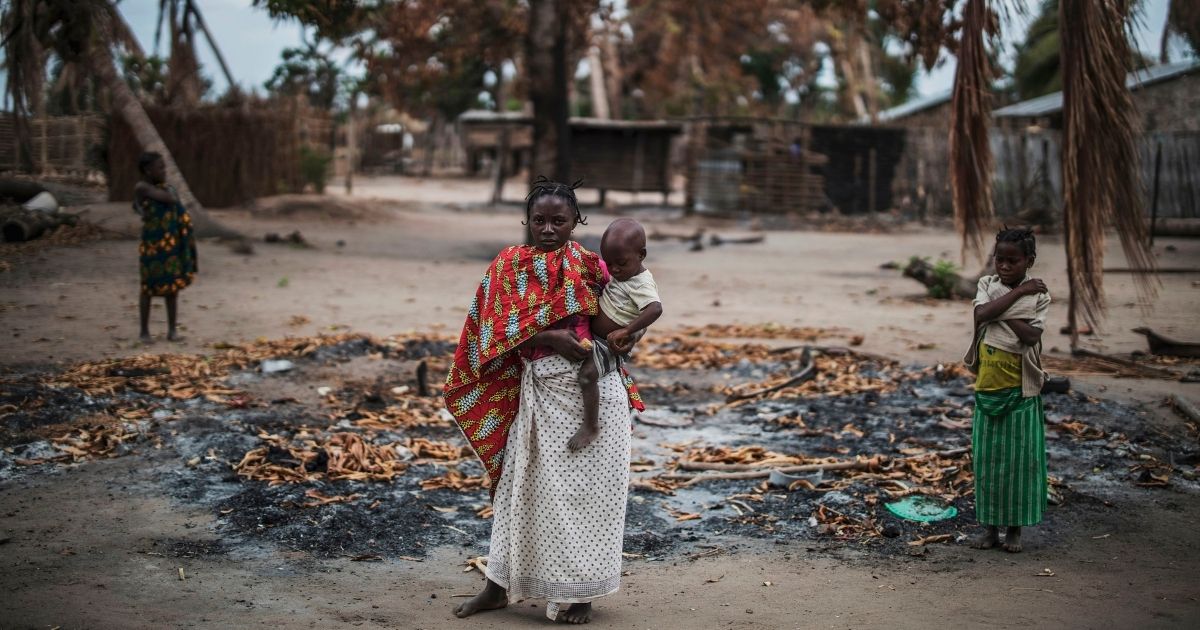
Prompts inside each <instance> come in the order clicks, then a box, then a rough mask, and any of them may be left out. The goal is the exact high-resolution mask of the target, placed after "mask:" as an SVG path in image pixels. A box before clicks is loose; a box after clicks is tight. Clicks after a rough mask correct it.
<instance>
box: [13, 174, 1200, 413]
mask: <svg viewBox="0 0 1200 630" xmlns="http://www.w3.org/2000/svg"><path fill="white" fill-rule="evenodd" d="M359 189H360V190H365V191H367V192H369V193H371V194H376V195H385V194H386V195H391V196H392V198H391V199H388V198H383V197H380V198H376V199H375V200H372V201H366V202H364V205H365V206H366V207H367V208H369V209H370V210H371V215H372V216H370V217H368V218H365V219H361V220H358V221H356V222H347V221H340V220H329V219H324V218H314V217H312V216H311V215H297V216H291V217H278V216H276V217H273V218H272V217H262V216H261V215H254V216H252V215H251V213H249V212H246V211H227V212H222V213H220V214H221V215H222V216H223V218H224V219H225V220H226V221H228V222H229V223H231V224H232V225H234V226H235V227H237V228H239V229H240V230H242V231H243V232H244V233H246V234H249V235H252V236H254V237H256V238H261V237H262V235H263V234H266V233H268V232H276V233H281V234H287V233H289V232H291V231H293V230H300V231H301V232H302V233H303V234H304V236H305V237H306V239H307V240H308V241H309V242H310V243H312V245H313V246H314V248H313V249H295V248H292V247H289V246H287V245H267V244H262V243H259V244H258V245H257V246H256V248H257V254H256V255H254V256H241V255H238V254H234V253H232V252H231V251H230V250H229V249H228V248H227V247H225V246H222V245H218V244H213V243H204V244H202V246H201V267H200V269H201V273H200V276H199V279H198V280H197V282H196V284H195V285H194V286H193V287H191V288H190V289H188V290H187V291H184V292H183V293H182V295H181V298H180V304H181V306H180V309H181V322H182V323H183V324H184V325H185V326H186V333H187V334H188V336H189V339H188V341H187V343H186V344H184V345H183V346H182V349H186V350H191V351H199V350H201V349H203V348H204V347H206V346H209V345H211V344H212V343H214V342H218V341H230V342H232V341H238V340H245V339H254V338H257V337H261V336H268V337H275V336H279V335H280V334H281V333H284V332H294V333H296V334H313V333H315V332H319V331H328V330H331V329H333V328H334V327H337V328H348V329H352V330H356V331H362V332H369V333H375V334H390V333H392V332H397V331H403V330H409V329H428V328H429V327H431V326H443V327H445V328H446V329H449V330H457V329H458V327H459V326H461V323H462V312H463V309H464V307H465V304H466V302H467V296H469V295H470V292H471V291H472V290H473V288H474V286H475V283H476V282H477V281H478V277H479V275H480V274H481V272H482V270H483V268H484V267H485V266H486V264H487V261H488V260H490V259H491V257H492V255H493V254H494V253H495V252H496V251H497V250H498V249H499V248H500V247H503V246H504V245H507V244H511V243H512V242H516V241H518V240H519V239H520V238H521V229H522V228H521V226H520V224H519V221H520V212H521V211H520V209H519V207H515V206H506V207H503V208H501V209H498V210H464V209H462V208H461V207H459V206H455V205H450V206H447V205H437V204H436V203H429V202H426V201H397V200H396V199H397V198H401V197H403V196H405V195H408V196H410V197H416V198H418V199H422V200H423V199H425V198H429V199H434V200H440V201H444V200H447V199H458V200H459V201H460V203H464V204H465V203H472V202H474V201H475V200H477V199H482V198H484V197H485V196H486V194H487V193H486V184H483V183H481V182H478V181H470V180H450V181H448V182H428V181H427V182H422V181H421V180H412V179H397V178H383V179H379V180H366V181H362V182H359ZM513 196H515V195H510V197H513ZM517 198H519V197H517ZM356 199H357V197H356ZM589 214H590V215H591V220H590V221H589V225H587V226H582V227H581V228H580V229H579V230H578V234H579V235H581V236H582V237H583V238H585V239H587V238H598V236H599V234H600V233H601V232H602V231H603V227H604V226H605V225H607V223H608V221H609V220H610V219H611V218H612V215H610V214H603V213H600V212H592V211H589ZM636 216H638V217H639V218H641V219H642V220H643V221H644V222H645V223H646V224H647V225H648V227H649V228H650V229H651V230H654V229H659V230H662V231H670V232H674V233H686V232H690V231H691V230H692V229H693V228H694V227H695V226H697V225H699V224H700V221H699V220H691V219H685V218H683V217H682V216H680V215H679V213H678V211H671V210H655V209H649V210H644V211H641V212H638V213H636ZM89 218H90V219H91V220H93V221H97V222H99V223H100V224H101V225H103V226H105V227H107V228H110V229H114V230H118V231H120V232H123V233H126V234H130V235H132V234H134V230H135V225H134V223H133V221H134V219H135V217H134V216H133V215H132V213H130V212H129V211H128V208H127V207H126V206H125V205H124V204H102V205H97V206H92V207H91V208H90V209H89ZM709 225H710V231H712V232H716V233H719V234H722V235H724V236H728V235H736V234H738V233H740V232H742V233H744V230H745V227H744V226H738V225H721V224H717V226H716V227H711V223H710V224H709ZM339 243H341V244H342V245H341V246H339ZM1039 245H1040V249H1041V256H1040V257H1039V259H1038V263H1037V266H1036V270H1037V273H1038V274H1039V275H1040V276H1042V277H1043V278H1045V280H1046V282H1047V284H1048V285H1049V287H1050V290H1051V293H1052V295H1054V296H1056V297H1057V298H1059V301H1058V302H1056V303H1055V305H1054V306H1053V307H1052V309H1053V310H1052V312H1051V316H1050V321H1051V328H1052V329H1053V330H1051V331H1050V334H1048V335H1047V339H1046V346H1047V348H1048V349H1051V350H1052V349H1054V348H1065V347H1066V345H1067V339H1066V338H1065V337H1062V336H1060V335H1058V334H1057V329H1058V327H1059V326H1060V325H1062V324H1063V323H1065V318H1066V314H1065V313H1066V309H1065V304H1064V303H1063V300H1064V299H1065V296H1066V280H1065V277H1066V276H1065V268H1066V265H1065V262H1064V257H1063V253H1062V246H1061V242H1060V241H1059V240H1058V239H1057V238H1056V237H1046V238H1043V239H1042V242H1041V243H1040V244H1039ZM136 247H137V244H136V241H135V240H133V239H132V238H129V239H127V240H101V241H95V242H91V243H86V244H83V245H80V246H76V247H36V246H35V247H33V248H31V250H30V252H28V253H22V252H21V251H20V250H18V251H17V252H12V253H10V252H11V250H12V249H13V248H12V246H5V245H0V259H5V260H8V261H9V266H10V267H11V269H10V270H9V271H7V272H0V313H2V314H3V319H4V321H5V323H6V324H7V326H6V330H5V334H3V335H0V357H3V358H2V359H0V364H13V363H26V364H46V363H54V362H62V361H71V360H78V359H82V358H96V357H97V356H114V355H125V354H130V353H135V352H141V351H143V348H142V347H141V346H140V344H138V343H136V339H137V335H136V327H137V309H136V297H137V284H136ZM1109 250H1110V251H1109V254H1108V257H1107V258H1106V266H1108V267H1119V266H1122V265H1123V264H1124V263H1123V262H1122V261H1123V257H1122V256H1121V254H1120V248H1119V246H1118V245H1117V244H1116V243H1114V242H1112V241H1111V240H1110V242H1109ZM1155 253H1156V256H1157V258H1158V260H1159V263H1160V264H1161V265H1162V266H1164V267H1200V242H1197V241H1195V240H1172V239H1160V240H1159V241H1158V243H1157V244H1156V246H1155ZM913 255H922V256H930V257H932V258H934V259H936V258H939V257H945V258H948V259H956V258H957V255H958V242H957V238H956V237H955V236H954V235H953V234H952V233H949V232H944V231H932V230H916V231H906V232H903V233H898V234H853V233H829V234H827V233H820V232H770V233H769V234H768V237H767V240H766V243H765V244H761V245H728V246H723V247H709V248H706V249H705V250H704V251H702V252H692V251H689V245H688V244H685V243H681V242H678V241H655V242H653V243H651V246H650V255H649V258H648V259H647V264H648V266H649V268H650V269H652V270H653V271H654V273H655V277H656V278H659V279H660V284H661V285H662V286H663V291H664V296H665V299H666V300H667V304H666V306H667V308H666V314H665V315H664V317H663V319H662V320H661V323H660V327H662V328H669V327H675V326H682V325H689V324H707V323H737V322H741V323H763V322H777V323H780V324H783V325H789V326H791V325H796V326H840V327H843V328H845V329H846V330H847V332H848V333H857V334H863V335H865V337H866V344H865V346H864V347H865V348H868V349H870V350H872V351H874V352H879V353H882V354H886V355H890V356H896V357H899V358H902V359H904V360H911V361H913V362H919V363H927V364H928V363H938V362H952V361H957V360H959V359H960V358H961V356H962V350H963V348H962V345H963V343H962V340H963V339H966V338H968V337H969V331H970V320H969V316H968V314H967V311H968V308H967V307H966V306H965V305H964V304H963V303H961V302H932V301H928V300H925V299H924V298H923V297H922V295H923V290H922V288H921V287H920V285H918V284H917V283H915V282H913V281H911V280H908V279H905V278H902V277H901V276H900V274H899V272H897V271H894V270H884V269H880V264H882V263H885V262H889V261H894V262H904V261H906V260H907V259H908V258H909V257H910V256H913ZM969 266H971V267H974V265H969ZM1196 280H1197V278H1196V276H1194V275H1189V274H1172V275H1166V276H1163V277H1162V285H1161V288H1160V290H1159V291H1158V295H1157V296H1156V297H1155V298H1154V299H1153V300H1149V301H1147V300H1144V299H1143V298H1141V297H1140V296H1138V294H1137V292H1136V291H1135V290H1134V286H1133V282H1132V277H1131V276H1129V275H1128V274H1110V275H1108V276H1107V277H1106V290H1107V292H1108V301H1109V318H1108V319H1107V320H1106V322H1105V327H1104V331H1103V334H1101V335H1099V336H1097V337H1094V338H1089V339H1087V341H1086V343H1087V345H1088V347H1091V348H1092V349H1096V350H1101V351H1106V352H1109V351H1111V352H1130V351H1132V350H1136V349H1144V347H1145V342H1144V341H1143V340H1142V338H1141V337H1139V336H1137V335H1135V334H1133V333H1131V332H1129V329H1130V328H1133V327H1135V326H1141V325H1147V326H1150V327H1152V328H1154V329H1156V330H1158V331H1160V332H1162V333H1163V334H1167V335H1171V336H1176V337H1184V338H1196V337H1197V336H1198V334H1197V333H1198V332H1200V329H1198V328H1197V326H1196V324H1195V320H1194V313H1195V308H1196V305H1197V303H1200V302H1198V299H1200V286H1197V285H1196ZM296 316H302V317H303V318H304V319H294V318H295V317H296ZM164 320H165V312H164V310H163V309H162V308H161V305H158V306H156V307H155V310H154V322H153V331H154V332H155V334H156V335H157V336H159V337H160V338H161V337H163V336H164V333H165V331H164V327H165V321H164ZM305 321H306V322H307V323H297V322H305ZM164 348H173V346H168V345H167V344H165V343H160V344H159V345H157V346H154V347H153V348H152V350H158V351H162V349H164ZM1102 384H1105V385H1112V383H1111V382H1102ZM1116 385H1117V386H1118V387H1120V386H1121V384H1120V383H1118V384H1116ZM1149 386H1150V387H1154V388H1155V395H1156V396H1158V395H1159V391H1158V390H1161V389H1162V388H1161V387H1157V386H1156V384H1153V383H1152V384H1150V385H1149ZM1127 389H1132V388H1127Z"/></svg>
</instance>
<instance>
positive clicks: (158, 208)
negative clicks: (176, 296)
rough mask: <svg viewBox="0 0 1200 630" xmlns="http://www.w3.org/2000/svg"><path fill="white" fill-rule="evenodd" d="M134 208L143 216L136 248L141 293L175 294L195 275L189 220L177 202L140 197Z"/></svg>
mask: <svg viewBox="0 0 1200 630" xmlns="http://www.w3.org/2000/svg"><path fill="white" fill-rule="evenodd" d="M171 192H172V194H174V191H171ZM135 205H136V207H137V209H138V210H139V211H140V212H141V215H142V242H141V244H139V245H138V254H139V263H140V265H139V266H140V269H141V278H142V294H143V295H151V296H161V295H171V294H173V293H176V292H178V291H179V290H181V289H183V288H184V287H186V286H188V285H190V284H191V283H192V279H193V278H194V277H195V276H196V271H197V264H196V240H195V238H194V237H193V236H192V218H191V217H190V216H188V213H187V210H186V209H184V207H183V204H181V203H178V202H165V201H157V200H154V199H151V198H149V197H142V198H141V199H140V200H139V201H136V202H135Z"/></svg>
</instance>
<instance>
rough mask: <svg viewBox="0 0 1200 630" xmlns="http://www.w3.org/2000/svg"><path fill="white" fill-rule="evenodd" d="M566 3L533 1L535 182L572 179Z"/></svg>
mask: <svg viewBox="0 0 1200 630" xmlns="http://www.w3.org/2000/svg"><path fill="white" fill-rule="evenodd" d="M565 5H566V2H565V0H530V3H529V31H528V33H527V34H526V36H525V51H526V54H525V57H526V63H527V64H528V65H527V69H528V79H529V100H530V102H532V103H533V164H532V166H531V168H530V171H529V176H530V178H531V179H533V178H536V177H537V176H538V175H545V176H547V177H550V178H551V179H554V180H557V181H566V180H567V179H568V178H569V177H570V173H569V172H568V171H569V168H570V162H569V157H570V156H569V151H570V136H569V133H570V129H569V127H568V126H567V105H568V95H567V84H568V76H567V20H566V15H565V11H566V6H565Z"/></svg>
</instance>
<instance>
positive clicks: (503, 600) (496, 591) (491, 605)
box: [454, 580, 508, 619]
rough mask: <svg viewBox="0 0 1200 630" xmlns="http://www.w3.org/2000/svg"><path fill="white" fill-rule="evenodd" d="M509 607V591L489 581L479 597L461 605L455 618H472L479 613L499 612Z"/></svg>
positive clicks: (456, 609) (455, 611) (455, 612)
mask: <svg viewBox="0 0 1200 630" xmlns="http://www.w3.org/2000/svg"><path fill="white" fill-rule="evenodd" d="M507 605H508V591H506V590H504V588H503V587H501V586H500V585H499V584H496V583H495V582H493V581H491V580H488V581H487V586H484V587H483V590H482V591H480V592H479V594H478V595H476V596H475V597H472V598H471V599H468V600H467V601H465V602H463V603H462V604H459V605H458V607H456V608H455V609H454V616H455V617H458V618H460V619H461V618H463V617H470V616H471V615H474V614H475V613H477V612H483V611H485V610H497V609H500V608H504V607H505V606H507Z"/></svg>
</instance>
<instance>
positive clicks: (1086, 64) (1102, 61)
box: [1059, 0, 1154, 327]
mask: <svg viewBox="0 0 1200 630" xmlns="http://www.w3.org/2000/svg"><path fill="white" fill-rule="evenodd" d="M1059 12H1060V13H1059V24H1061V25H1062V26H1061V27H1060V28H1061V29H1062V48H1061V53H1060V54H1061V55H1062V69H1063V154H1062V161H1063V164H1062V173H1063V197H1064V199H1063V221H1064V231H1065V235H1066V241H1067V243H1066V247H1067V275H1068V280H1069V284H1070V288H1071V304H1072V307H1077V308H1078V310H1079V314H1080V315H1082V317H1083V320H1084V322H1086V323H1087V324H1088V325H1090V326H1092V327H1096V325H1097V324H1098V322H1099V319H1100V317H1101V315H1102V314H1103V312H1104V275H1103V265H1104V230H1105V229H1106V228H1107V227H1108V226H1109V225H1110V224H1112V225H1113V226H1114V227H1115V228H1116V230H1117V234H1118V235H1119V236H1120V238H1121V248H1122V249H1123V250H1124V252H1125V257H1126V259H1127V260H1128V262H1129V266H1130V267H1132V268H1133V269H1137V270H1140V271H1141V273H1138V274H1137V275H1135V281H1136V283H1137V286H1138V290H1139V292H1140V293H1142V294H1143V295H1149V294H1152V293H1153V290H1154V286H1153V285H1152V283H1151V279H1150V275H1149V274H1150V273H1151V272H1152V271H1153V269H1154V259H1153V257H1152V256H1151V253H1150V249H1149V245H1148V244H1147V238H1146V229H1147V228H1146V223H1145V220H1144V218H1143V212H1142V209H1143V207H1142V195H1141V188H1140V183H1139V180H1138V172H1139V171H1138V153H1137V147H1136V142H1135V138H1136V136H1137V133H1138V130H1139V123H1138V117H1137V111H1136V109H1135V108H1134V104H1133V98H1132V97H1131V96H1130V93H1129V88H1128V87H1126V85H1125V77H1126V75H1127V74H1128V73H1129V71H1130V69H1131V66H1132V63H1133V54H1132V51H1131V50H1130V47H1129V40H1128V39H1127V38H1126V34H1125V19H1126V17H1127V15H1128V12H1129V1H1128V0H1062V2H1061V3H1060V5H1059ZM1072 323H1073V324H1075V326H1076V327H1077V326H1078V324H1077V323H1075V322H1072Z"/></svg>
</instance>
